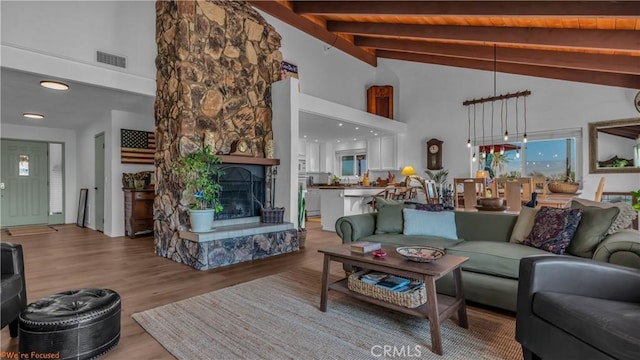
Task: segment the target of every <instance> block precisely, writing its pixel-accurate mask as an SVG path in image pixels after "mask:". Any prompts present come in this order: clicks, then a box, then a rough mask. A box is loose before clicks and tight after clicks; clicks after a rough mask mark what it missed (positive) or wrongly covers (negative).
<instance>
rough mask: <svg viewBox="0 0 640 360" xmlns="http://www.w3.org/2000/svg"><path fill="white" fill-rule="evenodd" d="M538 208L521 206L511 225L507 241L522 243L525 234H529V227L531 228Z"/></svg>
mask: <svg viewBox="0 0 640 360" xmlns="http://www.w3.org/2000/svg"><path fill="white" fill-rule="evenodd" d="M538 210H539V209H535V208H531V207H523V208H522V209H521V210H520V214H519V215H518V220H516V224H515V225H514V227H513V231H512V232H511V238H510V239H509V242H512V243H515V244H522V243H523V242H524V239H526V238H527V236H529V234H531V229H533V222H534V220H535V219H536V215H537V214H538Z"/></svg>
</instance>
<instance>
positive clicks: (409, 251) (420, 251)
mask: <svg viewBox="0 0 640 360" xmlns="http://www.w3.org/2000/svg"><path fill="white" fill-rule="evenodd" d="M396 252H397V253H398V254H400V255H402V256H404V257H406V258H407V259H409V260H411V261H417V262H432V261H434V260H438V259H440V258H441V257H443V256H444V255H445V252H444V250H442V249H439V248H435V247H431V246H403V247H399V248H396Z"/></svg>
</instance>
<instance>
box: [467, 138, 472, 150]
mask: <svg viewBox="0 0 640 360" xmlns="http://www.w3.org/2000/svg"><path fill="white" fill-rule="evenodd" d="M467 147H468V148H471V139H467Z"/></svg>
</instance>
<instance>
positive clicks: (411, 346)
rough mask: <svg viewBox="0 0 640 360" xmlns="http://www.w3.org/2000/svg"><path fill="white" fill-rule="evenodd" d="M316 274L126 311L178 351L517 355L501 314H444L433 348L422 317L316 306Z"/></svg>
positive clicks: (192, 354)
mask: <svg viewBox="0 0 640 360" xmlns="http://www.w3.org/2000/svg"><path fill="white" fill-rule="evenodd" d="M320 279H321V274H320V273H319V272H317V271H312V270H298V271H295V272H286V273H281V274H277V275H272V276H268V277H265V278H262V279H258V280H254V281H251V282H247V283H244V284H240V285H236V286H233V287H229V288H225V289H221V290H218V291H214V292H210V293H208V294H204V295H200V296H196V297H193V298H190V299H186V300H183V301H179V302H176V303H172V304H168V305H164V306H161V307H157V308H155V309H151V310H147V311H144V312H141V313H136V314H133V315H132V317H133V318H134V319H135V320H136V321H137V322H138V323H139V324H140V325H142V327H143V328H144V329H145V330H146V331H147V332H148V333H149V334H151V336H153V337H154V338H155V339H156V340H157V341H158V342H159V343H160V344H161V345H162V346H164V347H165V348H166V349H167V350H168V351H169V352H170V353H171V354H173V355H174V356H175V357H176V358H178V359H190V360H193V359H380V358H389V357H394V358H414V359H474V360H475V359H487V360H489V359H496V360H497V359H500V360H505V359H522V356H521V350H520V346H519V344H518V343H517V342H516V341H515V340H514V331H515V321H514V319H513V318H512V317H510V316H508V315H503V314H497V313H491V312H488V311H486V310H481V309H474V308H468V316H469V329H468V330H467V329H463V328H461V327H459V326H458V325H457V323H456V322H454V321H453V320H447V321H445V322H444V323H443V324H442V338H443V346H444V355H443V356H439V355H436V354H434V353H432V352H431V338H430V335H429V324H428V322H427V321H426V320H423V319H418V318H415V317H411V316H408V315H405V314H402V313H397V312H394V311H391V310H386V309H383V308H381V307H378V306H374V305H369V304H368V303H365V302H362V301H358V300H355V299H352V298H349V297H347V296H344V295H342V294H339V293H335V292H330V295H331V296H330V299H329V303H328V304H329V306H328V310H327V312H326V313H323V312H321V311H320V310H319V309H318V307H319V304H320V296H319V294H320ZM385 351H387V352H386V353H385ZM394 354H395V355H394Z"/></svg>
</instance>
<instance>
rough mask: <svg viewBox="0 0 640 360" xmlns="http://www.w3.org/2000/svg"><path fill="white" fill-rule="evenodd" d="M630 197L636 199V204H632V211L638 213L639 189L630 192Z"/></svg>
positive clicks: (639, 202)
mask: <svg viewBox="0 0 640 360" xmlns="http://www.w3.org/2000/svg"><path fill="white" fill-rule="evenodd" d="M631 195H633V197H635V198H636V201H637V202H636V203H635V204H633V209H634V210H636V211H640V189H638V191H632V192H631Z"/></svg>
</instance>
